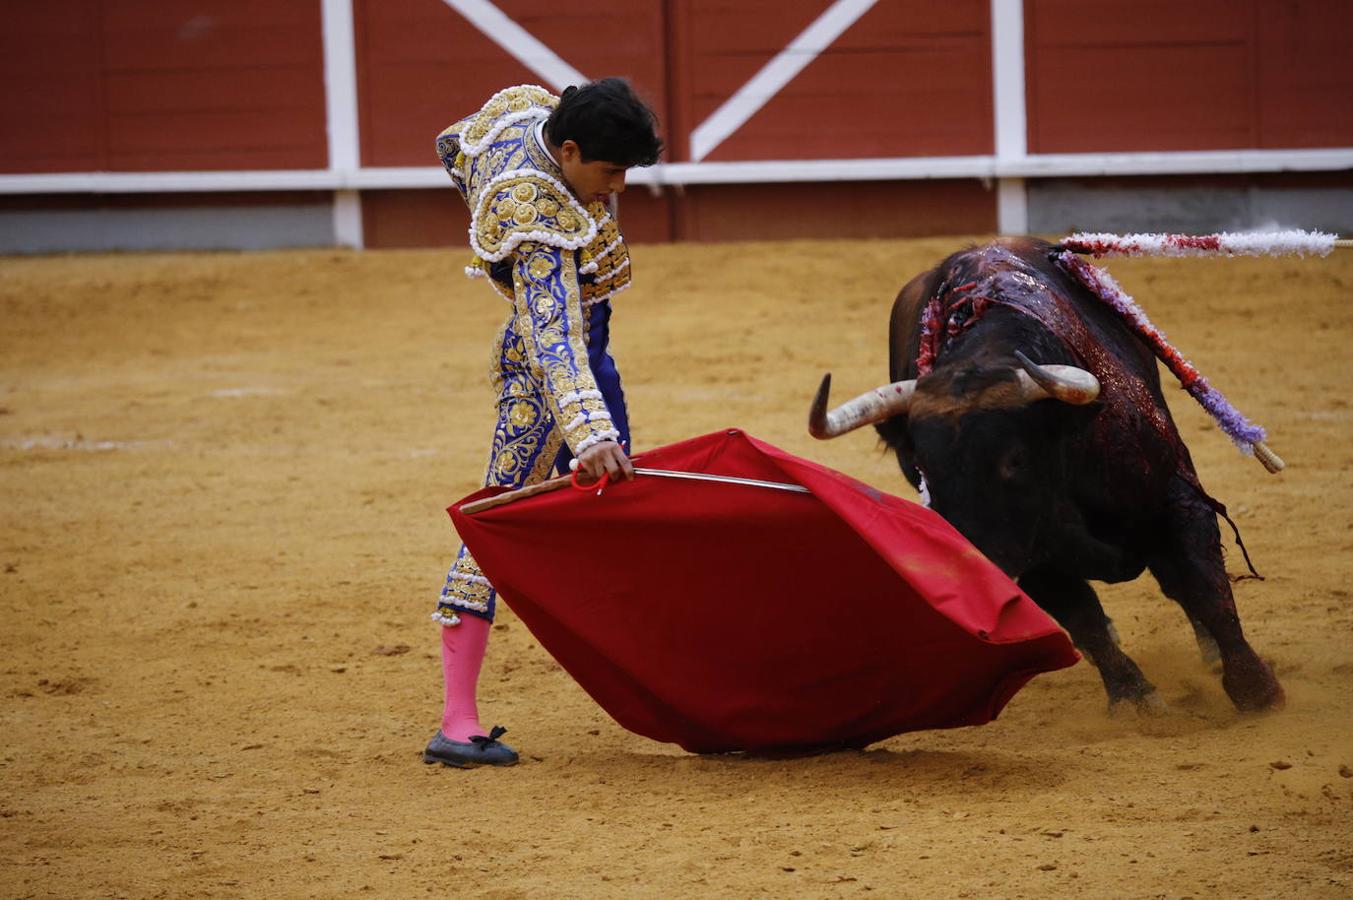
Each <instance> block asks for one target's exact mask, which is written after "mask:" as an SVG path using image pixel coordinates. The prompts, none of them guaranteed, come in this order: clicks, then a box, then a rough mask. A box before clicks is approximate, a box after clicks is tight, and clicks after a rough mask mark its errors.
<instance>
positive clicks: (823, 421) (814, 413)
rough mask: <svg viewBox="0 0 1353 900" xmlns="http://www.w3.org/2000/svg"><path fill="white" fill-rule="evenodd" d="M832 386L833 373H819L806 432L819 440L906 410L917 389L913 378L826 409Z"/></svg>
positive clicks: (875, 389)
mask: <svg viewBox="0 0 1353 900" xmlns="http://www.w3.org/2000/svg"><path fill="white" fill-rule="evenodd" d="M831 389H832V376H831V373H828V374H826V375H824V376H822V384H821V386H820V387H818V389H817V396H816V397H814V398H813V408H812V409H811V410H809V412H808V433H809V434H811V435H812V436H813V437H815V438H817V439H818V440H821V441H825V440H827V439H828V438H834V437H838V436H840V435H843V434H845V433H846V432H847V431H854V430H855V429H856V428H859V427H861V426H863V425H872V424H873V423H875V422H882V421H883V420H884V419H888V418H892V417H893V416H896V415H899V414H901V413H904V412H906V411H907V407H909V406H911V395H912V393H913V392H915V390H916V379H914V378H912V379H909V380H907V381H897V382H894V383H893V384H885V385H883V386H882V387H876V388H874V389H873V390H872V391H869V392H868V393H864V394H861V395H860V396H858V397H856V398H855V399H854V400H850V401H847V402H846V403H842V404H841V405H840V406H838V407H836V409H833V410H832V411H831V412H828V411H827V395H828V394H830V393H831Z"/></svg>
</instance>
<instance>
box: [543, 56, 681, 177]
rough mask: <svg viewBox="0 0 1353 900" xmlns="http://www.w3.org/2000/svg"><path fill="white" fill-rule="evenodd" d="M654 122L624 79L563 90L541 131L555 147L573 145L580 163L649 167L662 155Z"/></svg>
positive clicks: (652, 115)
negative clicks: (602, 162)
mask: <svg viewBox="0 0 1353 900" xmlns="http://www.w3.org/2000/svg"><path fill="white" fill-rule="evenodd" d="M657 125H658V117H657V116H655V115H654V114H653V110H651V109H649V108H648V106H647V105H645V103H644V101H642V100H640V99H639V97H638V95H637V94H635V93H634V88H632V87H630V83H629V82H628V81H626V80H625V79H623V78H603V79H601V80H600V81H589V82H588V83H587V84H584V85H583V86H582V87H567V88H565V89H564V93H563V94H561V95H560V97H559V106H558V107H556V108H555V110H554V112H552V113H550V118H549V121H547V122H546V123H545V131H546V134H547V136H548V137H549V140H550V143H552V144H554V145H555V146H556V147H557V146H559V145H560V144H562V143H564V141H573V142H574V143H576V144H577V145H578V149H579V150H581V151H582V156H583V162H595V161H596V160H605V161H606V162H610V163H615V164H616V165H618V166H624V167H626V168H629V167H630V166H651V165H653V164H654V163H655V162H657V161H658V155H659V154H660V153H662V140H661V139H660V138H659V137H658V135H657Z"/></svg>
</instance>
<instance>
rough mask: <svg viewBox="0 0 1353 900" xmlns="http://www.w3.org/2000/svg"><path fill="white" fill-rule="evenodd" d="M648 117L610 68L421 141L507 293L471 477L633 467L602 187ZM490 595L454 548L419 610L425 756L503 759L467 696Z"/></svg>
mask: <svg viewBox="0 0 1353 900" xmlns="http://www.w3.org/2000/svg"><path fill="white" fill-rule="evenodd" d="M656 124H657V120H656V117H655V116H654V114H653V112H652V110H650V109H649V108H648V107H647V106H646V105H645V104H644V102H643V101H642V100H640V99H639V97H638V96H637V95H636V94H635V92H634V90H633V88H632V87H631V86H630V85H629V83H628V82H626V81H625V80H624V79H621V78H604V79H601V80H599V81H593V82H589V83H587V84H584V85H582V86H581V87H569V88H566V89H565V90H564V91H563V93H562V94H561V95H560V96H558V97H556V96H554V95H553V94H551V93H550V92H549V91H547V90H545V89H544V88H541V87H536V86H534V85H519V86H517V87H510V88H507V89H505V90H502V91H499V92H498V93H497V94H495V95H493V96H492V97H491V98H489V100H488V102H487V103H485V104H484V106H483V107H482V108H481V109H479V111H478V112H475V113H474V114H473V115H471V116H469V117H468V118H465V119H462V120H460V121H458V122H456V123H455V124H454V125H452V126H450V127H449V128H447V129H446V130H445V131H443V132H442V133H441V134H440V135H439V136H438V137H437V155H438V157H440V159H441V161H442V164H443V165H444V166H445V167H446V170H447V172H448V173H450V176H451V181H452V183H453V184H454V185H455V187H456V190H458V191H459V192H460V193H461V196H462V197H463V198H464V199H465V202H466V204H467V205H468V206H469V208H470V234H469V238H470V249H471V250H472V252H473V254H474V256H473V260H472V262H471V265H470V266H468V267H467V268H466V274H467V275H469V276H470V277H475V278H483V279H485V280H486V281H487V282H488V284H489V285H491V286H492V287H493V289H494V290H495V291H496V292H497V293H498V294H499V295H500V296H501V297H502V298H503V299H504V300H506V301H507V302H508V303H509V304H510V309H509V312H508V315H507V320H506V322H505V323H504V324H503V327H502V329H501V330H500V332H499V334H498V337H497V340H496V342H495V345H494V348H493V354H492V363H491V368H490V377H491V380H492V384H493V388H494V390H495V392H496V394H497V405H498V420H497V425H496V426H495V428H494V432H493V442H492V447H491V450H490V453H489V463H488V470H487V472H486V473H485V476H484V484H485V486H486V487H487V486H490V485H497V486H502V487H509V488H520V487H523V486H525V485H528V484H533V483H537V482H540V481H543V480H545V479H546V478H548V477H549V476H550V474H551V472H552V471H556V470H557V471H559V472H560V473H561V474H562V473H564V472H566V471H567V470H568V468H569V463H570V461H571V460H573V459H575V458H576V460H577V467H578V468H579V469H580V470H581V471H583V472H585V473H586V475H587V476H589V477H590V478H592V479H597V478H600V477H601V476H602V475H603V474H605V475H609V476H610V477H611V478H631V477H633V467H632V466H631V464H630V461H629V459H628V457H627V455H626V447H627V446H628V444H629V424H628V417H627V414H626V409H625V397H624V393H623V392H622V390H621V384H620V375H619V373H618V371H617V370H616V366H615V362H614V360H613V359H612V358H611V355H610V353H609V350H608V344H609V335H610V318H611V302H610V301H611V298H612V297H614V296H615V295H616V294H618V293H620V292H621V291H623V290H625V289H626V288H627V287H629V285H630V278H631V270H630V257H629V251H628V249H627V248H626V246H625V241H624V239H623V238H622V236H621V233H620V225H619V222H617V220H616V200H615V195H616V194H619V193H620V192H622V191H623V190H624V189H625V176H626V173H627V172H628V170H629V169H631V168H633V167H635V166H650V165H653V164H654V163H655V162H657V160H658V155H659V153H660V152H661V150H662V141H661V140H660V139H659V138H658V136H657V133H656ZM495 599H496V592H495V591H494V588H493V585H491V584H490V583H489V582H488V579H486V578H485V577H484V575H483V573H482V572H481V571H480V569H479V566H478V565H477V564H476V563H475V561H474V558H473V557H472V556H471V555H470V553H469V552H467V550H466V548H465V546H464V545H462V546H461V548H460V551H459V553H458V554H457V556H456V559H455V562H454V563H453V564H452V566H451V571H450V573H449V574H448V575H447V579H446V586H445V587H444V588H443V589H442V593H441V598H440V601H439V602H438V605H437V611H436V612H435V613H433V619H435V620H436V621H437V622H438V623H440V624H441V625H442V626H443V627H442V629H441V631H442V674H443V679H444V684H445V704H444V707H443V712H442V722H441V728H440V730H439V731H438V732H437V734H436V735H434V736H433V738H432V740H431V742H430V743H429V744H428V745H427V748H426V750H424V752H423V760H424V762H427V763H442V764H444V765H448V766H455V767H462V768H463V767H470V766H475V765H495V766H506V765H512V764H513V763H515V762H516V761H517V753H516V751H515V750H513V749H512V748H511V747H509V746H508V745H507V744H504V743H502V742H501V741H499V740H498V738H499V737H500V736H501V735H502V734H503V733H504V732H505V731H506V729H503V728H500V727H496V726H495V727H494V728H493V730H492V731H489V732H488V733H485V730H484V728H483V727H482V726H481V725H480V723H479V713H478V707H477V702H476V694H477V687H478V681H479V672H480V668H481V666H482V664H483V659H484V651H485V648H486V647H487V645H488V635H489V626H490V624H491V623H492V621H493V616H494V605H495Z"/></svg>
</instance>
